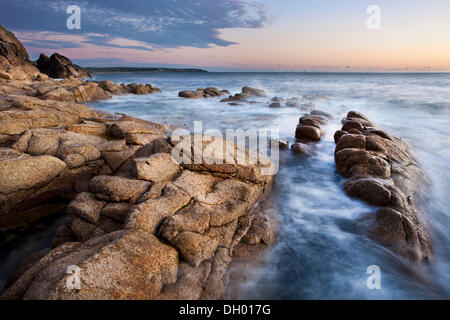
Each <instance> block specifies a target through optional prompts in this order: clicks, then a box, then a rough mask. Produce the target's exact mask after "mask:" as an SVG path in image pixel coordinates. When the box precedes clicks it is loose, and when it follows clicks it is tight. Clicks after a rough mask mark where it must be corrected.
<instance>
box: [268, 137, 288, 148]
mask: <svg viewBox="0 0 450 320" xmlns="http://www.w3.org/2000/svg"><path fill="white" fill-rule="evenodd" d="M274 145H275V146H278V149H279V150H289V141H287V140H283V139H271V140H270V146H271V147H273V146H274Z"/></svg>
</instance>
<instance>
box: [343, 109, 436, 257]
mask: <svg viewBox="0 0 450 320" xmlns="http://www.w3.org/2000/svg"><path fill="white" fill-rule="evenodd" d="M372 126H373V123H372V122H370V120H368V119H367V118H366V117H365V116H364V115H362V114H360V113H358V112H353V111H352V112H349V113H348V114H347V118H345V119H344V121H343V127H342V130H340V131H338V132H336V134H335V137H336V138H335V140H336V141H337V144H336V152H335V161H336V167H337V169H338V172H339V173H340V174H341V175H342V176H344V177H347V178H351V179H349V180H347V181H345V182H344V184H343V187H344V189H345V191H346V193H347V194H348V195H349V196H351V197H356V198H359V199H361V200H363V201H365V202H366V203H368V204H370V205H373V206H377V207H381V208H380V209H378V211H377V212H376V214H369V215H366V216H364V217H363V218H361V219H359V220H358V221H357V226H358V227H359V228H360V229H362V230H365V231H367V232H368V233H369V235H370V236H371V237H373V238H374V239H375V240H377V241H379V242H380V243H382V244H383V245H385V246H386V247H388V248H389V249H391V250H392V251H394V252H395V253H397V254H399V255H401V256H403V257H405V258H407V259H409V260H412V261H415V262H421V263H424V264H428V263H429V262H430V261H431V259H432V256H433V249H432V244H431V239H430V236H429V235H428V232H427V225H426V223H425V221H424V219H423V216H422V213H421V212H420V209H419V208H418V205H417V203H416V201H415V198H416V196H417V195H416V194H417V191H418V190H419V189H422V188H423V186H424V184H425V183H424V178H423V175H422V174H421V173H420V170H418V168H419V166H418V165H417V163H416V162H415V160H414V159H413V157H412V156H411V155H410V150H409V148H408V146H407V145H406V144H405V143H404V142H403V141H401V140H400V139H398V138H395V137H392V136H390V135H389V134H387V133H385V132H382V131H380V130H377V129H375V128H373V127H372ZM346 131H348V133H347V132H346Z"/></svg>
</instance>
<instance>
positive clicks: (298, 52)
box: [0, 0, 450, 72]
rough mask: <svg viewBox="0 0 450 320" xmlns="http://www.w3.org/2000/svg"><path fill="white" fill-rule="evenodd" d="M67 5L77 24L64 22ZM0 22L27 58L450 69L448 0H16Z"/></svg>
mask: <svg viewBox="0 0 450 320" xmlns="http://www.w3.org/2000/svg"><path fill="white" fill-rule="evenodd" d="M73 4H76V5H79V6H80V8H81V30H69V29H67V27H66V19H67V17H68V16H69V14H67V13H66V8H67V7H68V6H69V5H73ZM370 5H376V6H378V7H379V8H380V10H381V20H380V21H381V28H380V29H376V30H371V29H369V28H368V27H367V25H366V22H367V19H368V18H369V16H370V14H368V13H367V12H366V10H367V8H368V7H369V6H370ZM0 24H2V25H3V26H4V27H5V28H7V29H9V30H11V31H13V32H15V34H16V36H17V37H18V38H19V39H20V40H21V41H22V42H23V43H24V45H25V47H26V48H27V50H28V52H29V53H30V56H31V59H36V58H37V57H38V56H39V54H40V53H41V52H44V53H46V54H51V53H53V52H55V51H57V52H59V53H61V54H63V55H66V56H68V57H69V58H71V59H73V60H74V61H75V62H77V63H78V64H80V65H82V66H162V67H202V68H205V69H207V70H210V71H304V70H307V71H409V72H414V71H450V1H448V0H371V1H366V0H254V1H253V0H249V1H242V0H159V1H155V0H150V1H108V0H101V1H79V2H77V1H63V0H61V1H44V0H14V1H9V2H7V1H1V3H0Z"/></svg>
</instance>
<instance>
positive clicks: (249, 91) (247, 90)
mask: <svg viewBox="0 0 450 320" xmlns="http://www.w3.org/2000/svg"><path fill="white" fill-rule="evenodd" d="M242 93H243V94H244V95H246V96H257V97H266V96H267V94H266V92H265V91H264V90H262V89H256V88H252V87H243V88H242Z"/></svg>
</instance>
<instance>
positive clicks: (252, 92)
mask: <svg viewBox="0 0 450 320" xmlns="http://www.w3.org/2000/svg"><path fill="white" fill-rule="evenodd" d="M266 96H267V94H266V92H265V91H264V90H262V89H256V88H251V87H243V88H242V92H240V93H236V94H235V95H234V96H229V97H228V98H225V99H222V100H221V101H220V102H239V101H246V100H247V98H250V97H266Z"/></svg>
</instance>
